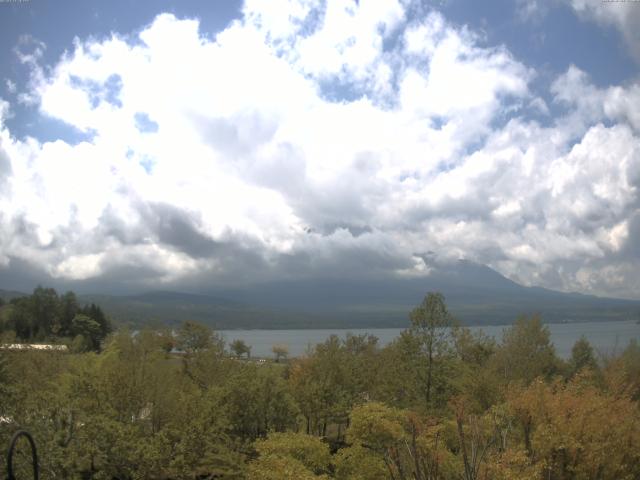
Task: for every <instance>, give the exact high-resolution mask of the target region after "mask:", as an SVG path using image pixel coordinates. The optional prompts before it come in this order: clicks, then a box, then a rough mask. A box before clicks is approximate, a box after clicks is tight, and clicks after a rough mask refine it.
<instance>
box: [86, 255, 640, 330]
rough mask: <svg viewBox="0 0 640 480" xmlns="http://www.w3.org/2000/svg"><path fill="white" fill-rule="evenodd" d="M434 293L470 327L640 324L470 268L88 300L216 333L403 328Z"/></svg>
mask: <svg viewBox="0 0 640 480" xmlns="http://www.w3.org/2000/svg"><path fill="white" fill-rule="evenodd" d="M429 291H439V292H441V293H443V294H444V296H445V299H446V302H447V305H448V306H449V309H450V311H451V312H452V313H453V315H454V316H455V317H456V318H457V319H458V320H460V322H461V323H464V324H468V325H470V324H475V325H483V324H484V325H488V324H493V325H495V324H507V323H511V322H513V321H514V320H515V319H516V318H517V317H518V316H519V315H523V314H526V315H530V314H534V313H539V314H540V315H541V316H542V318H543V320H544V321H546V322H581V321H603V320H604V321H606V320H629V319H633V320H638V319H640V301H633V300H622V299H613V298H602V297H596V296H592V295H582V294H578V293H563V292H557V291H554V290H549V289H545V288H541V287H524V286H522V285H519V284H518V283H516V282H513V281H511V280H509V279H507V278H505V277H504V276H502V275H500V274H499V273H498V272H496V271H495V270H492V269H491V268H489V267H487V266H484V265H479V264H475V263H472V262H468V261H459V262H456V263H454V264H447V265H440V266H436V267H434V269H433V270H432V271H431V273H430V274H429V275H428V276H423V277H410V278H409V277H404V278H394V279H367V280H361V279H360V280H347V279H340V280H336V279H313V280H307V281H301V280H297V281H290V282H272V283H268V284H264V285H259V286H252V287H247V288H244V289H235V290H234V289H228V290H219V291H215V292H211V295H203V294H201V295H196V294H188V293H178V292H170V291H156V292H148V293H144V294H140V295H131V296H106V295H82V296H80V300H81V302H95V303H98V304H99V305H101V306H102V308H103V309H104V310H105V311H106V312H107V313H108V314H109V315H111V316H112V317H113V318H114V320H116V321H119V322H122V323H126V324H130V325H132V326H137V325H140V324H169V325H177V324H179V323H180V322H181V321H183V320H196V321H201V322H204V323H207V324H210V325H212V326H214V327H215V328H225V329H226V328H364V327H403V326H406V325H407V324H408V314H409V312H410V311H411V309H412V308H414V307H415V306H416V305H417V304H418V303H419V302H420V301H421V300H422V298H424V295H425V294H426V293H427V292H429Z"/></svg>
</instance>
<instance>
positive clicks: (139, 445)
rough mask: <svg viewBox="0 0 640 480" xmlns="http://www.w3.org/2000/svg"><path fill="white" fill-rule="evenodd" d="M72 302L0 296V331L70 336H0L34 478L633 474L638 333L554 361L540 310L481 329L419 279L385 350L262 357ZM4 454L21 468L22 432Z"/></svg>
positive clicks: (8, 413) (356, 340)
mask: <svg viewBox="0 0 640 480" xmlns="http://www.w3.org/2000/svg"><path fill="white" fill-rule="evenodd" d="M72 298H73V297H72V294H65V295H62V296H58V295H57V294H56V293H55V291H53V290H47V289H37V290H36V291H35V292H34V295H32V296H31V297H27V298H24V299H20V300H17V301H13V303H9V304H7V305H4V306H3V307H2V315H1V317H2V325H1V326H2V329H3V333H2V335H3V338H4V343H5V344H6V343H8V342H13V341H35V340H37V341H43V342H44V341H58V342H62V343H64V342H66V343H67V344H68V345H70V346H71V347H73V348H70V349H69V352H68V353H64V352H36V351H17V352H16V351H10V350H7V349H2V350H0V390H1V391H0V412H1V415H0V422H1V426H0V445H7V444H8V442H9V439H10V438H11V435H12V434H13V433H14V432H15V431H17V430H19V429H25V430H27V431H29V432H30V433H31V434H32V435H33V437H34V439H35V441H36V443H37V445H38V450H39V459H40V468H41V478H44V479H54V478H55V479H104V480H107V479H121V480H125V479H126V480H129V479H156V480H168V479H214V478H224V479H248V480H271V479H273V480H279V479H283V480H287V479H291V480H293V479H295V480H311V479H340V480H347V479H353V480H383V479H392V480H409V479H413V480H436V479H441V480H448V479H452V480H453V479H462V480H475V479H478V480H480V479H483V480H484V479H486V480H489V479H496V480H508V479H532V480H533V479H540V480H552V479H553V480H561V479H562V480H564V479H585V480H586V479H637V478H640V449H639V448H638V445H640V410H639V406H640V405H639V401H640V346H639V345H638V344H637V343H636V342H635V341H631V342H630V343H629V344H628V345H627V346H626V348H624V349H622V350H620V351H617V352H595V351H594V349H593V348H592V347H591V346H590V344H589V343H588V342H587V341H586V340H585V339H584V338H583V339H581V340H579V341H578V342H576V344H575V345H574V347H573V351H572V355H571V357H570V358H569V359H561V358H559V357H558V356H557V355H556V353H555V351H554V347H553V345H552V343H551V342H550V339H549V331H548V329H547V328H546V327H545V326H544V324H543V322H542V319H540V318H539V317H536V316H530V317H521V318H518V319H516V320H515V322H514V323H513V325H512V326H510V327H508V328H506V329H505V331H504V335H503V338H502V339H501V340H500V341H495V340H493V339H491V338H488V337H486V336H484V335H483V334H481V333H479V334H472V333H471V332H470V330H468V329H466V328H464V327H460V326H458V325H456V322H455V319H453V318H452V316H451V315H450V314H449V312H448V310H447V307H446V303H445V299H444V298H443V297H442V295H440V294H438V293H428V294H427V295H426V296H425V298H424V300H423V301H422V302H421V303H420V304H419V305H418V306H416V308H415V309H413V310H412V311H411V312H410V314H409V316H408V320H407V328H406V330H404V331H403V332H402V334H401V335H400V336H399V337H398V338H397V339H396V340H395V341H394V342H393V343H391V344H389V345H387V346H385V347H381V346H380V345H379V344H378V341H377V339H376V338H375V337H373V336H370V335H362V336H354V335H348V336H347V337H346V338H339V337H337V336H332V337H330V338H329V339H328V340H327V341H326V342H324V343H322V344H318V345H315V346H314V347H313V348H310V349H309V351H308V353H307V354H306V355H304V356H302V357H299V358H290V359H287V358H286V355H285V353H286V352H280V353H279V354H278V355H277V360H276V358H273V359H267V360H266V361H265V360H264V359H253V358H251V357H250V354H249V353H250V352H249V347H250V346H247V345H243V344H242V342H238V341H235V342H232V344H231V346H232V347H233V348H230V346H228V345H226V344H225V342H224V341H223V340H222V339H221V337H220V336H219V335H218V334H216V333H215V332H214V331H212V330H211V329H209V328H208V327H206V326H204V325H201V324H198V323H196V322H192V321H185V322H184V323H183V324H182V326H181V327H180V328H178V329H176V330H175V331H171V330H168V329H156V330H152V329H147V330H140V331H136V332H132V331H128V330H126V329H118V330H116V331H113V332H112V331H110V330H111V326H110V324H109V321H108V319H106V318H105V317H104V314H103V313H102V312H101V311H100V310H99V307H97V306H95V305H94V306H93V307H92V306H88V307H79V306H78V305H77V303H74V302H73V301H72ZM47 302H49V303H47ZM70 305H71V306H73V307H72V308H71V307H69V306H70ZM98 312H100V313H98ZM91 332H93V333H91ZM7 339H9V340H7ZM61 339H62V340H61ZM274 352H277V349H274ZM18 455H19V458H18V461H19V465H20V467H19V468H22V469H23V470H22V472H21V473H22V474H21V475H19V476H17V478H31V476H30V473H29V468H28V463H29V462H28V458H27V457H28V455H29V452H28V449H27V448H26V444H25V445H23V444H20V449H19V452H18Z"/></svg>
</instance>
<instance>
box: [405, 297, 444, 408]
mask: <svg viewBox="0 0 640 480" xmlns="http://www.w3.org/2000/svg"><path fill="white" fill-rule="evenodd" d="M410 318H411V328H410V333H411V334H412V335H413V336H414V337H415V338H416V339H417V340H418V341H419V343H420V347H421V349H422V352H423V354H424V355H425V360H426V366H425V369H426V372H425V376H426V377H425V379H424V395H425V400H426V402H427V404H429V403H430V402H431V400H432V398H431V397H432V389H433V384H434V376H435V375H436V374H437V373H436V370H437V369H438V367H439V365H440V364H441V363H442V360H443V357H444V356H445V355H446V354H449V353H450V349H451V327H452V325H453V319H452V317H451V315H450V314H449V311H448V310H447V306H446V304H445V302H444V297H443V296H442V294H441V293H433V292H430V293H428V294H427V295H426V296H425V297H424V300H423V301H422V303H421V304H420V305H418V306H417V307H416V308H414V309H413V310H412V311H411V314H410Z"/></svg>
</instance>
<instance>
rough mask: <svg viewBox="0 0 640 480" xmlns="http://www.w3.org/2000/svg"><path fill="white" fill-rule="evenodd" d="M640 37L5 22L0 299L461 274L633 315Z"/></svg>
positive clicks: (236, 19)
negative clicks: (574, 296) (598, 300)
mask: <svg viewBox="0 0 640 480" xmlns="http://www.w3.org/2000/svg"><path fill="white" fill-rule="evenodd" d="M638 32H640V3H637V2H601V1H600V0H593V1H592V0H532V1H528V2H524V1H520V0H518V1H506V0H504V1H502V0H496V1H492V2H468V1H462V0H449V1H446V0H445V1H441V2H418V1H415V2H413V1H410V0H380V1H377V2H371V1H369V2H366V1H360V2H316V1H312V0H304V1H303V0H299V1H298V0H278V1H273V2H258V1H254V0H247V1H245V2H204V1H201V2H200V1H182V2H168V1H158V2H135V3H134V2H125V1H112V2H97V1H87V2H52V1H40V0H31V1H24V2H5V3H0V39H1V40H2V45H3V47H2V48H0V73H1V75H0V77H1V78H0V82H1V83H0V129H1V130H0V131H1V136H0V142H1V143H0V206H1V207H2V210H1V211H2V212H3V214H2V216H0V227H1V231H2V236H1V238H0V280H2V285H0V286H4V287H11V285H9V283H11V281H12V279H13V281H17V280H16V279H22V282H23V283H24V284H25V285H26V284H28V283H29V282H32V283H33V282H43V283H47V282H54V283H55V282H89V281H91V282H94V283H93V284H95V285H98V286H99V287H100V288H104V289H105V290H109V289H111V288H112V287H113V285H114V284H116V283H117V284H119V285H122V284H123V282H124V284H125V285H128V286H129V287H130V288H132V289H145V288H156V287H159V286H162V287H172V288H173V287H175V288H181V289H189V288H195V287H194V286H195V285H199V284H202V283H203V282H205V283H206V284H207V285H212V286H213V287H215V286H216V285H229V284H235V285H240V286H241V285H245V284H249V283H256V282H258V283H259V282H265V281H271V280H273V279H291V278H316V277H322V278H331V277H332V276H338V277H340V276H344V275H350V276H354V275H355V276H358V275H361V276H363V277H371V276H383V277H386V278H393V277H398V276H420V275H429V273H430V271H432V270H433V268H436V267H435V265H436V264H437V265H440V266H442V265H446V263H447V262H449V261H453V260H456V259H459V258H465V259H468V260H471V261H474V262H478V263H482V264H487V265H489V266H490V267H492V268H494V269H496V270H497V271H499V272H500V273H502V274H504V275H506V276H508V277H509V278H511V279H513V280H515V281H518V282H520V283H523V284H526V285H541V286H545V287H549V288H555V289H559V290H566V291H580V292H584V293H596V294H603V295H612V296H620V297H628V298H640V293H638V292H640V275H639V274H638V273H637V272H638V271H640V269H639V268H638V267H640V251H639V249H638V246H637V240H636V238H638V237H637V235H638V234H639V233H640V210H639V208H640V195H639V191H638V190H639V189H640V183H639V182H640V157H639V155H640V137H639V136H638V135H639V130H640V115H639V114H638V112H640V108H638V107H640V81H639V77H638V68H639V66H640V33H638ZM426 252H435V257H434V255H431V254H429V255H426ZM433 258H437V260H433ZM434 262H435V263H434Z"/></svg>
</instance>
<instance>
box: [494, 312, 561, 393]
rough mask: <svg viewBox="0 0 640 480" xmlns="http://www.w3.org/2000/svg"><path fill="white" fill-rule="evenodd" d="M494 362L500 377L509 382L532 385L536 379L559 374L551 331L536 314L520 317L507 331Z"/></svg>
mask: <svg viewBox="0 0 640 480" xmlns="http://www.w3.org/2000/svg"><path fill="white" fill-rule="evenodd" d="M493 360H494V368H495V369H496V370H497V374H498V375H500V377H502V378H503V380H505V381H507V382H509V381H522V382H524V383H525V384H529V383H531V382H532V381H533V380H534V379H535V378H537V377H544V378H551V377H552V376H553V375H554V374H556V373H558V371H559V365H558V364H559V361H558V358H557V357H556V354H555V349H554V347H553V344H552V343H551V340H550V333H549V329H548V328H547V327H545V326H544V325H543V324H542V321H541V320H540V317H539V316H537V315H535V316H533V317H531V318H527V317H525V316H523V317H520V318H518V320H516V322H515V323H514V324H513V326H511V327H510V328H507V329H505V331H504V335H503V338H502V344H501V345H500V347H499V348H498V350H497V352H496V355H495V356H494V357H493Z"/></svg>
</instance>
